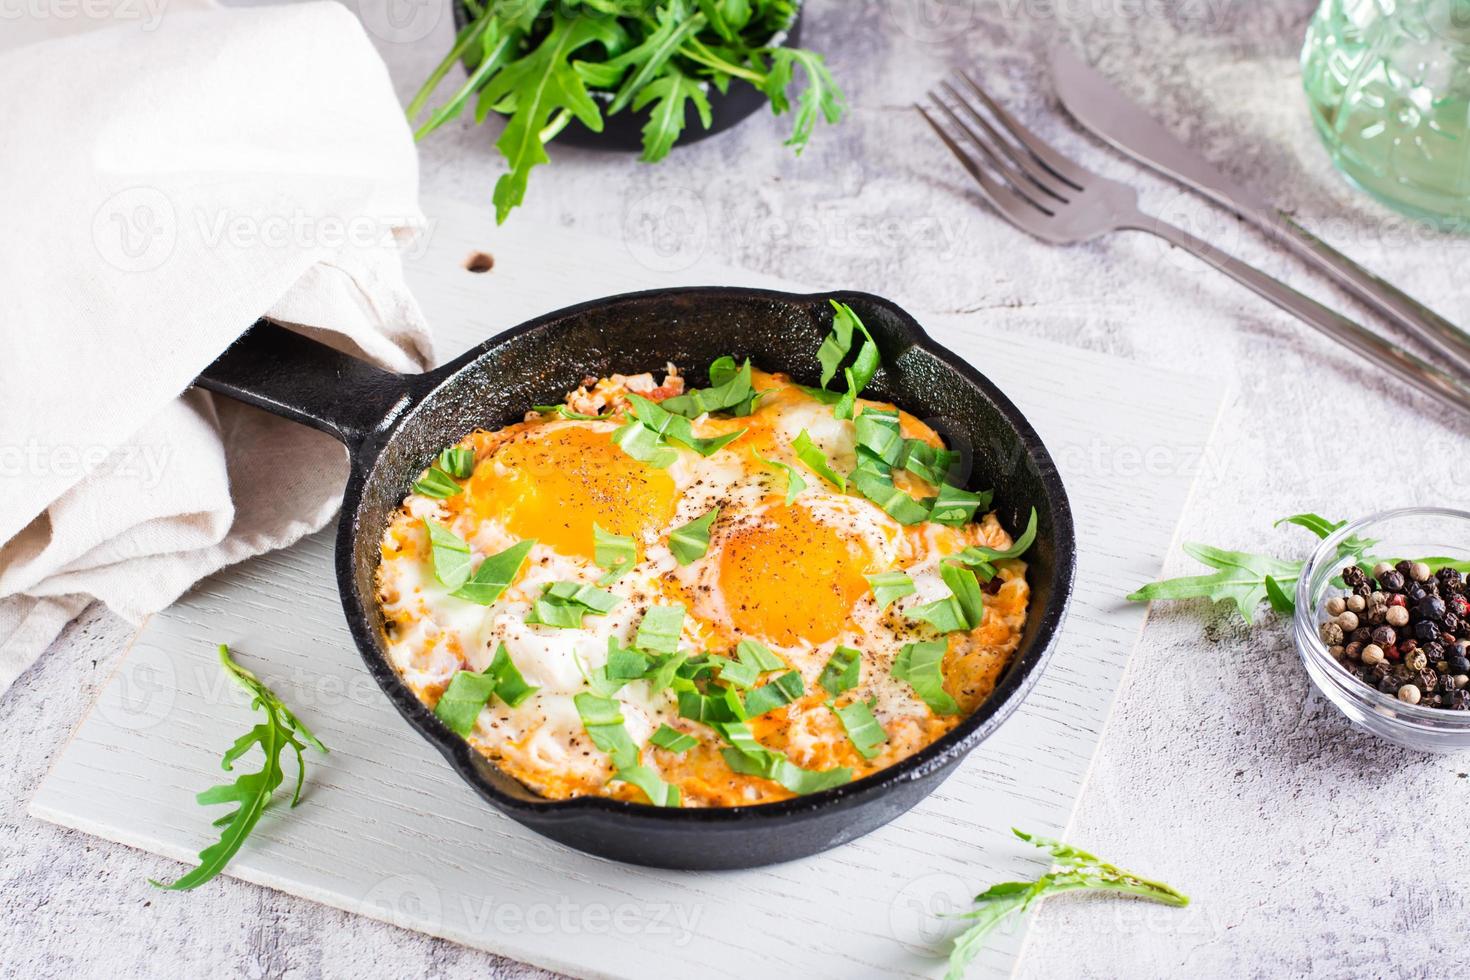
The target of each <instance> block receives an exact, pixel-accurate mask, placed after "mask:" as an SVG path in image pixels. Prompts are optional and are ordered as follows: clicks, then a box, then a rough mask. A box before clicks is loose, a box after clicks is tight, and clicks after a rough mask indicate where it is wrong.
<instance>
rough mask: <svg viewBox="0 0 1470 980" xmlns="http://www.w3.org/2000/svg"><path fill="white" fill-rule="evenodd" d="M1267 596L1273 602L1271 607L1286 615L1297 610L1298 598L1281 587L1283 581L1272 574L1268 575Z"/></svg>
mask: <svg viewBox="0 0 1470 980" xmlns="http://www.w3.org/2000/svg"><path fill="white" fill-rule="evenodd" d="M1266 598H1267V599H1269V600H1270V602H1271V608H1272V609H1274V610H1276V611H1277V612H1278V613H1281V614H1282V615H1284V616H1290V615H1291V614H1292V613H1294V612H1296V600H1295V599H1293V598H1292V597H1291V596H1289V595H1287V594H1286V591H1285V590H1284V589H1282V588H1281V583H1280V582H1278V581H1276V580H1275V579H1274V578H1272V577H1271V576H1269V575H1267V576H1266Z"/></svg>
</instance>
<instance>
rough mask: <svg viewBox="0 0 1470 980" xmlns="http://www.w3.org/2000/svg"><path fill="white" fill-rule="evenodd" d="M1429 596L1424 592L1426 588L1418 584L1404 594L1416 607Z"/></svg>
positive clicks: (1410, 587)
mask: <svg viewBox="0 0 1470 980" xmlns="http://www.w3.org/2000/svg"><path fill="white" fill-rule="evenodd" d="M1428 594H1429V593H1428V592H1425V591H1424V586H1422V585H1420V584H1419V583H1418V582H1415V583H1413V584H1411V585H1410V586H1409V587H1408V589H1407V590H1405V592H1404V595H1406V596H1408V597H1409V601H1410V602H1412V603H1414V604H1416V605H1417V604H1418V603H1420V602H1422V601H1424V597H1425V596H1427V595H1428Z"/></svg>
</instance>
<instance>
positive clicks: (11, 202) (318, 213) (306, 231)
mask: <svg viewBox="0 0 1470 980" xmlns="http://www.w3.org/2000/svg"><path fill="white" fill-rule="evenodd" d="M97 9H98V7H97V0H93V3H92V4H91V5H90V6H89V10H92V11H94V12H95V11H96V10H97ZM115 9H116V11H117V12H118V15H117V16H116V17H114V18H113V19H112V20H111V21H110V22H108V21H105V20H99V19H98V18H97V17H96V16H95V15H93V16H91V17H90V18H77V19H75V20H74V21H72V22H70V23H68V22H65V21H58V20H56V19H52V20H51V21H50V22H49V23H46V24H42V25H40V26H39V27H37V26H36V25H35V24H30V25H24V24H23V25H22V29H20V30H18V31H15V32H13V33H10V34H9V38H8V39H7V41H6V42H0V43H10V44H14V43H15V41H14V40H11V39H14V38H18V39H20V40H22V41H27V42H33V43H26V44H24V45H23V46H19V47H10V48H9V49H8V50H4V51H0V214H3V215H4V216H5V226H4V229H3V230H0V284H3V288H0V542H3V544H0V691H4V689H5V688H6V687H8V686H9V685H10V684H11V683H12V682H13V681H14V680H15V678H16V677H17V676H19V674H20V673H21V671H23V670H24V669H25V668H26V667H27V666H29V665H30V664H31V663H32V662H33V661H34V659H35V658H36V656H38V655H39V654H40V653H41V652H42V651H43V650H44V649H45V648H46V647H47V646H48V645H49V644H50V643H51V641H52V640H53V639H54V638H55V636H56V634H57V633H58V632H59V631H60V630H61V628H62V627H63V626H64V625H65V624H66V622H67V621H69V620H70V619H71V618H72V617H74V616H75V615H77V613H79V612H80V611H81V610H82V609H83V608H84V607H85V606H86V605H87V603H89V602H90V601H92V600H93V599H100V600H101V601H103V602H105V603H107V605H108V606H109V607H111V608H112V609H113V610H115V611H116V612H118V613H120V614H121V615H123V616H125V617H127V618H129V619H132V620H138V619H141V618H142V617H143V616H145V615H147V614H148V613H150V612H152V611H155V610H158V609H161V608H163V607H164V606H166V605H168V604H169V603H170V602H172V601H173V600H174V599H176V598H177V597H178V596H179V595H180V594H181V593H182V592H183V591H184V590H185V589H187V588H188V587H189V586H190V585H191V584H192V583H194V582H195V581H197V580H198V579H200V578H201V577H203V576H205V575H208V574H210V573H212V572H214V571H216V570H218V569H219V568H221V567H223V566H225V565H227V564H229V563H231V562H236V561H240V560H241V559H244V558H248V557H250V556H252V555H257V554H260V553H262V552H264V551H268V550H271V549H273V548H280V547H284V546H285V545H288V544H290V543H292V542H293V541H295V540H297V539H298V538H300V537H301V536H303V535H305V534H308V533H310V532H312V531H315V530H317V529H319V528H321V527H322V526H324V525H325V524H326V523H327V522H328V521H329V520H330V519H331V517H332V515H333V513H334V512H335V510H336V508H337V506H338V503H339V501H340V496H341V490H342V485H343V482H344V481H345V479H346V475H347V462H346V454H345V451H344V450H343V449H341V447H339V446H337V445H336V443H334V442H333V440H331V439H330V438H329V437H327V436H325V435H322V434H320V433H316V432H313V431H311V430H308V429H306V428H304V427H301V426H298V425H294V424H292V423H289V422H285V421H282V420H279V419H275V418H273V417H270V416H268V415H266V414H265V413H262V412H260V411H258V410H256V409H251V408H247V407H245V406H243V405H240V404H238V403H235V402H232V401H230V400H229V399H226V398H218V399H216V398H215V397H214V396H212V395H210V394H208V393H205V392H202V391H197V390H193V391H187V392H186V390H185V389H187V388H188V386H189V384H190V382H191V381H192V379H193V378H194V377H195V375H196V374H197V373H198V372H199V371H200V370H201V369H202V368H203V367H205V366H206V365H208V364H209V363H210V362H211V361H212V360H213V359H214V358H215V357H216V356H218V354H219V353H220V352H221V351H223V350H224V349H225V348H226V347H228V346H229V344H230V343H231V342H232V341H233V340H234V339H235V338H236V337H238V336H239V335H240V333H242V332H243V331H244V330H245V329H246V328H247V327H249V326H250V324H251V323H252V322H254V321H255V320H256V319H257V318H258V317H260V316H263V315H269V316H271V317H272V318H274V319H278V320H280V321H282V322H285V323H288V324H295V325H301V326H304V327H309V328H316V329H317V330H322V331H329V332H330V333H329V336H330V338H331V339H332V342H333V343H334V344H335V345H337V346H339V347H340V348H341V349H343V350H345V351H348V352H350V353H355V354H357V355H359V356H366V357H368V358H369V359H371V360H373V361H375V362H376V363H378V364H380V365H382V366H383V367H386V368H389V369H391V370H395V371H415V370H419V369H421V368H422V367H424V366H425V365H427V364H428V363H429V362H430V360H431V351H430V345H429V339H428V335H427V331H426V329H425V326H424V323H423V319H422V316H421V314H420V312H419V310H418V307H417V305H416V304H415V303H414V301H413V298H412V297H411V296H410V295H409V293H408V290H407V288H406V286H405V285H404V283H403V279H402V270H401V265H400V251H401V249H402V248H404V247H406V246H407V245H408V244H409V243H410V242H412V241H413V240H414V238H415V237H416V236H417V234H419V233H420V231H421V230H422V228H423V218H422V216H421V214H420V212H419V210H418V203H417V189H418V165H417V158H416V156H415V152H414V147H413V141H412V137H411V135H410V133H409V129H408V126H407V124H406V122H405V120H404V116H403V112H402V110H401V108H400V107H399V105H398V102H397V99H396V97H395V95H394V92H393V89H392V86H391V84H390V83H389V80H388V75H387V71H386V69H385V68H384V66H383V63H382V61H381V60H380V59H379V58H378V55H377V53H376V51H374V49H373V47H372V45H371V44H370V43H369V41H368V39H367V37H366V36H365V35H364V33H363V31H362V28H361V26H360V25H359V23H358V21H357V20H356V18H354V17H353V16H352V14H350V13H349V12H348V11H347V10H345V9H344V8H343V7H341V6H339V5H338V4H335V3H330V2H322V3H309V4H303V5H295V6H291V7H274V8H270V7H267V8H254V9H240V10H222V9H217V8H213V7H212V6H211V5H209V4H208V3H206V2H202V0H174V2H172V3H171V4H170V5H169V6H168V7H167V8H166V9H165V8H163V7H162V6H158V7H157V10H158V11H159V16H157V17H156V18H155V17H152V16H148V17H143V16H139V14H146V13H148V12H149V11H152V10H154V7H153V6H150V5H149V4H147V3H145V2H140V0H130V2H127V3H126V4H125V5H124V4H122V3H120V4H119V5H118V6H117V7H116V8H115ZM125 11H126V12H131V13H132V14H133V15H134V16H130V17H124V16H122V14H123V13H124V12H125ZM69 28H71V29H70V30H68V29H69ZM76 28H81V29H83V31H84V32H82V33H77V31H76V30H75V29H76ZM6 31H7V32H11V28H10V27H7V28H6ZM58 33H62V34H65V35H66V36H60V37H56V36H51V37H49V39H45V40H36V38H37V37H40V36H45V35H55V34H58Z"/></svg>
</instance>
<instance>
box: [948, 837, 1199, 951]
mask: <svg viewBox="0 0 1470 980" xmlns="http://www.w3.org/2000/svg"><path fill="white" fill-rule="evenodd" d="M1011 833H1013V834H1015V835H1016V836H1017V837H1019V838H1020V839H1021V840H1023V841H1026V842H1027V843H1029V844H1034V845H1035V846H1037V847H1039V848H1041V849H1043V850H1046V851H1050V852H1051V857H1052V860H1053V862H1054V863H1055V865H1056V867H1055V869H1054V870H1052V871H1049V872H1047V873H1046V874H1044V875H1042V876H1041V877H1040V878H1038V879H1037V880H1036V881H1005V882H1001V883H1000V884H998V885H992V886H991V887H989V888H987V889H986V890H985V891H983V892H981V893H980V894H979V895H976V896H975V904H976V908H974V909H973V910H972V911H969V912H966V913H964V914H963V915H961V916H960V918H964V919H969V920H971V921H972V922H973V925H971V926H970V927H969V928H968V929H966V930H965V931H964V932H962V933H960V935H959V936H957V937H955V941H954V947H953V948H952V950H951V951H950V954H949V970H948V972H947V973H945V975H944V977H945V980H962V978H963V977H964V975H965V969H966V968H967V967H968V966H969V965H970V963H971V961H973V960H974V959H975V957H976V956H977V955H978V954H979V953H980V950H981V949H983V948H984V946H985V941H986V939H988V938H989V936H990V934H991V933H992V932H994V931H995V929H996V928H997V927H998V926H999V925H1000V924H1001V923H1003V922H1005V921H1006V919H1008V918H1010V917H1011V916H1012V915H1015V914H1019V913H1021V912H1024V911H1025V910H1026V908H1027V907H1028V906H1029V905H1030V904H1031V903H1032V902H1034V901H1036V900H1037V899H1039V898H1044V897H1046V896H1050V895H1059V894H1062V893H1063V892H1071V891H1099V892H1114V893H1118V894H1123V895H1135V896H1137V897H1139V898H1145V899H1148V900H1150V901H1154V902H1160V903H1162V904H1164V905H1172V906H1175V907H1177V908H1182V907H1183V906H1186V905H1188V904H1189V898H1188V896H1186V895H1184V894H1183V893H1182V892H1180V891H1178V890H1177V889H1175V888H1171V887H1170V886H1168V885H1166V884H1163V883H1162V882H1158V881H1150V880H1149V879H1147V878H1143V877H1140V876H1139V875H1136V874H1134V873H1133V872H1131V871H1125V870H1123V869H1122V868H1119V867H1117V866H1116V865H1112V864H1108V863H1107V862H1106V861H1103V860H1102V859H1101V858H1099V857H1097V856H1096V855H1093V854H1089V853H1088V852H1086V851H1084V850H1081V849H1079V848H1076V847H1072V846H1071V845H1069V844H1064V843H1062V842H1061V841H1057V840H1052V839H1051V838H1048V837H1033V836H1032V835H1030V834H1026V833H1022V832H1021V831H1019V830H1016V829H1014V828H1012V830H1011Z"/></svg>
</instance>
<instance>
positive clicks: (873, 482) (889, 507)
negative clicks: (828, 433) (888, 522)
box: [852, 462, 929, 525]
mask: <svg viewBox="0 0 1470 980" xmlns="http://www.w3.org/2000/svg"><path fill="white" fill-rule="evenodd" d="M852 482H853V486H855V487H856V488H857V492H858V493H860V494H862V495H863V496H864V497H867V498H868V499H869V500H871V501H872V502H873V503H875V504H877V505H878V506H879V507H880V508H882V510H883V512H884V513H885V514H887V515H888V516H889V517H891V518H893V519H894V520H895V521H898V523H900V524H904V525H910V524H922V523H923V522H924V521H926V520H928V519H929V507H928V506H927V505H926V504H924V503H922V502H921V501H918V500H915V499H914V498H913V497H910V496H909V495H908V494H906V493H904V492H903V491H902V490H900V489H898V487H896V486H894V485H893V478H892V477H891V476H889V475H888V474H887V473H884V472H882V471H881V470H879V469H878V468H877V467H875V466H872V465H871V464H870V463H868V462H863V463H859V464H858V468H857V469H855V470H853V471H852Z"/></svg>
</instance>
